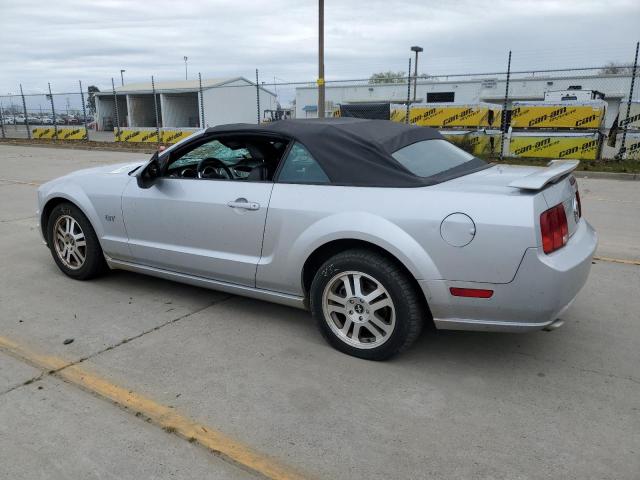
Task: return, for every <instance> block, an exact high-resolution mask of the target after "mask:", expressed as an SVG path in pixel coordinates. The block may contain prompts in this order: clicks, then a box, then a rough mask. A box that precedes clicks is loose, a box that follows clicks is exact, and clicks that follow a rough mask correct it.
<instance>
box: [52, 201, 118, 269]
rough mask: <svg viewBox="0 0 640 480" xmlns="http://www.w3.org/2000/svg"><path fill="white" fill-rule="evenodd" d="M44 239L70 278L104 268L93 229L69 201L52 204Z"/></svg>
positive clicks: (57, 262) (54, 258)
mask: <svg viewBox="0 0 640 480" xmlns="http://www.w3.org/2000/svg"><path fill="white" fill-rule="evenodd" d="M47 242H48V244H49V249H50V250H51V255H52V256H53V260H54V261H55V262H56V265H58V268H60V270H62V272H63V273H64V274H65V275H67V276H69V277H71V278H74V279H76V280H88V279H90V278H94V277H96V276H98V275H100V274H101V273H103V272H104V271H105V270H106V266H107V265H106V262H105V260H104V254H103V253H102V248H101V247H100V242H99V241H98V237H97V235H96V232H95V231H94V229H93V227H92V226H91V223H90V222H89V220H88V219H87V217H86V216H85V215H84V214H83V213H82V212H81V211H80V209H79V208H78V207H76V206H75V205H73V204H72V203H67V202H65V203H61V204H59V205H56V206H55V207H54V208H53V210H52V212H51V214H50V215H49V219H48V220H47Z"/></svg>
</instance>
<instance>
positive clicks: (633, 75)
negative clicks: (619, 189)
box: [616, 42, 640, 160]
mask: <svg viewBox="0 0 640 480" xmlns="http://www.w3.org/2000/svg"><path fill="white" fill-rule="evenodd" d="M638 47H640V42H636V56H635V58H634V60H633V71H632V72H631V86H630V87H629V98H627V114H626V116H625V119H624V127H623V128H622V139H621V142H620V150H618V154H617V155H616V160H622V157H623V156H624V154H625V153H626V151H627V147H626V143H627V129H628V128H629V115H631V99H632V98H633V87H634V85H635V82H636V72H637V71H638Z"/></svg>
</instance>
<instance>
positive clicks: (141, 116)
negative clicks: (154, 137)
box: [127, 94, 162, 127]
mask: <svg viewBox="0 0 640 480" xmlns="http://www.w3.org/2000/svg"><path fill="white" fill-rule="evenodd" d="M156 99H157V101H158V120H159V121H160V125H162V118H161V117H162V114H161V109H160V95H158V94H156ZM127 108H128V111H129V126H130V127H155V126H156V115H155V111H154V108H155V105H154V103H153V94H140V95H127Z"/></svg>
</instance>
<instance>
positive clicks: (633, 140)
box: [616, 133, 640, 160]
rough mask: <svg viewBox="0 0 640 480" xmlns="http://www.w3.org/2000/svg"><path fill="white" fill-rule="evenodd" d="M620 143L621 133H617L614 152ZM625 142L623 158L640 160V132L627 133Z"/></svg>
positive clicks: (617, 149)
mask: <svg viewBox="0 0 640 480" xmlns="http://www.w3.org/2000/svg"><path fill="white" fill-rule="evenodd" d="M621 143H622V135H618V139H617V142H616V153H617V152H618V151H619V149H620V147H621ZM624 143H625V147H626V148H625V151H624V155H623V158H626V159H633V160H640V133H627V138H626V141H625V142H624Z"/></svg>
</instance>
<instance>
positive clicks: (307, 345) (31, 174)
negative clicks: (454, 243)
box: [0, 146, 640, 480]
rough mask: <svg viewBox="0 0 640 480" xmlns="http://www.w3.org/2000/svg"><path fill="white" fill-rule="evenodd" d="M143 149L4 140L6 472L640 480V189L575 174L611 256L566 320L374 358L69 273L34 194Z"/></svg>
mask: <svg viewBox="0 0 640 480" xmlns="http://www.w3.org/2000/svg"><path fill="white" fill-rule="evenodd" d="M137 157H140V154H130V153H120V152H118V153H116V152H99V151H83V150H65V149H48V148H36V147H16V146H0V265H1V266H2V267H1V268H0V478H8V479H9V478H10V479H12V480H13V479H33V478H49V479H72V478H83V479H90V478H104V477H106V478H118V479H139V478H185V479H186V478H214V479H216V478H220V479H227V478H230V479H235V478H256V477H257V478H260V477H259V475H260V474H259V473H256V472H262V473H263V474H267V473H265V472H270V471H271V472H275V473H274V474H273V475H271V476H272V477H273V478H295V476H296V475H298V476H299V477H300V478H327V479H396V478H398V479H423V478H465V479H466V478H477V479H559V478H562V479H572V478H575V479H586V478H599V479H637V478H639V475H640V348H639V347H638V345H640V264H639V263H640V262H639V261H640V182H632V181H629V182H626V181H615V180H597V179H588V178H587V179H584V178H579V183H580V189H581V195H582V199H583V208H584V212H585V216H586V217H587V218H588V219H589V221H590V222H591V223H592V224H593V225H594V226H595V227H596V229H597V230H598V233H599V235H600V246H599V250H598V256H599V257H601V258H606V259H607V260H596V261H594V265H593V266H592V267H593V268H592V273H591V276H590V278H589V281H588V283H587V285H586V287H585V288H584V289H583V291H582V292H581V293H580V294H579V296H578V298H577V300H576V302H575V304H574V305H573V306H572V308H571V309H570V310H569V311H568V313H567V314H566V316H565V317H564V318H565V320H566V323H565V325H564V326H563V327H562V328H560V329H558V330H556V331H553V332H534V333H530V334H519V335H515V334H487V333H472V332H429V331H427V332H425V333H424V334H423V335H422V337H421V338H420V339H419V341H418V342H417V343H416V345H415V346H414V347H413V348H411V349H410V350H409V351H408V352H406V353H404V354H403V355H401V356H400V357H398V358H396V359H393V360H392V361H389V362H384V363H375V362H367V361H363V360H359V359H356V358H352V357H348V356H346V355H343V354H341V353H338V352H336V351H334V350H332V349H331V348H330V347H329V346H327V345H326V344H325V342H324V341H323V339H322V337H321V336H320V334H319V333H318V332H317V331H316V328H315V326H314V324H313V322H312V321H311V318H310V317H309V315H308V314H307V313H305V312H302V311H298V310H294V309H290V308H287V307H282V306H278V305H272V304H268V303H264V302H260V301H256V300H250V299H245V298H240V297H233V296H229V295H226V294H221V293H217V292H213V291H209V290H203V289H199V288H194V287H190V286H185V285H180V284H175V283H171V282H167V281H163V280H159V279H153V278H148V277H144V276H140V275H136V274H132V273H127V272H112V273H111V274H109V275H107V276H105V277H103V278H100V279H97V280H94V281H90V282H77V281H73V280H71V279H69V278H67V277H65V276H64V275H63V274H62V273H61V272H60V271H59V270H58V269H57V268H56V266H55V264H54V262H53V260H52V259H51V256H50V254H49V251H48V250H47V249H45V248H44V247H43V245H42V243H41V241H40V238H39V233H38V231H37V229H36V226H35V222H36V219H35V216H34V209H35V190H36V188H37V185H38V184H39V183H41V182H44V181H46V180H48V179H51V178H54V177H57V176H60V175H62V174H64V173H67V172H70V171H73V170H76V169H79V168H84V167H89V166H93V165H99V164H104V163H115V162H119V161H127V160H130V159H132V158H134V159H135V158H137ZM70 339H73V341H72V342H71V343H67V344H65V340H70ZM124 397H126V398H124ZM127 402H129V403H127ZM136 402H137V403H136ZM134 404H135V405H139V406H140V407H139V410H136V409H134V408H130V407H129V408H122V405H125V406H127V405H134ZM153 409H155V410H153ZM140 410H142V414H140V413H141V412H140ZM154 412H155V413H154ZM158 412H159V413H158ZM167 412H169V413H167ZM172 412H175V414H173V413H172ZM154 415H155V416H154ZM172 415H173V416H172ZM167 419H173V420H175V426H174V425H173V424H169V423H166V422H168V420H167ZM185 419H186V420H185ZM186 421H188V422H191V423H189V425H191V427H188V428H195V429H203V430H204V433H201V434H200V435H202V436H197V438H196V434H195V433H194V434H193V436H190V434H189V435H186V437H185V435H184V434H183V435H180V433H181V431H183V430H181V429H182V428H183V425H186V423H185V422H186ZM163 422H164V423H163ZM163 427H164V428H163ZM184 428H187V427H184ZM184 431H187V430H184ZM218 434H219V436H217V437H216V436H215V435H218ZM207 439H209V440H207ZM207 441H211V442H214V443H211V444H208V443H207ZM216 441H217V442H218V443H217V444H216V443H215V442H216ZM233 442H236V443H233ZM212 445H214V446H212ZM230 445H231V446H234V445H235V446H237V449H236V450H233V449H231V450H230V447H229V446H230ZM234 448H235V447H234ZM243 448H247V449H250V451H251V452H253V456H252V454H250V453H246V452H245V451H244V450H242V449H243ZM211 450H214V452H212V451H211ZM225 452H227V453H225ZM228 452H231V453H230V454H229V453H228ZM233 452H236V453H237V452H240V453H238V454H237V455H235V454H234V453H233ZM243 452H244V453H243ZM234 455H235V456H234ZM243 459H244V460H243ZM245 460H246V461H245ZM260 466H262V467H264V468H263V469H262V470H261V469H260V468H259V467H260ZM278 472H279V473H278ZM291 472H293V473H291Z"/></svg>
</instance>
